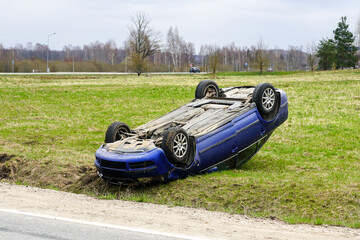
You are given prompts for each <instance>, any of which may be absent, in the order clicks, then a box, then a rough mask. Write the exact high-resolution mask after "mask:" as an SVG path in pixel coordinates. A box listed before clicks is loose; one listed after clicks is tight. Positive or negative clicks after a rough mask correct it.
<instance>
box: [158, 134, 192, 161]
mask: <svg viewBox="0 0 360 240" xmlns="http://www.w3.org/2000/svg"><path fill="white" fill-rule="evenodd" d="M161 148H162V149H163V150H164V152H165V155H166V157H167V158H168V160H169V161H170V162H171V163H172V164H174V166H176V167H186V166H187V165H188V160H189V152H190V149H191V144H190V138H189V136H188V134H187V133H186V131H185V130H184V129H182V128H180V127H172V128H169V129H167V130H165V132H164V133H163V140H162V143H161Z"/></svg>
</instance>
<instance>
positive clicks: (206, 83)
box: [195, 80, 220, 99]
mask: <svg viewBox="0 0 360 240" xmlns="http://www.w3.org/2000/svg"><path fill="white" fill-rule="evenodd" d="M208 93H209V94H211V93H212V97H219V95H220V89H219V86H218V85H217V84H216V82H214V81H212V80H203V81H201V82H200V83H199V84H198V85H197V87H196V90H195V98H196V99H201V98H204V97H205V96H206V95H207V94H208Z"/></svg>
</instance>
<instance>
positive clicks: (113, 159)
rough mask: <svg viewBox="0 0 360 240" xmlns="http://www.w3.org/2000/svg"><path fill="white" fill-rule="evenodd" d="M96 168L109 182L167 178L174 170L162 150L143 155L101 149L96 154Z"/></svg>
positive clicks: (156, 149) (157, 149)
mask: <svg viewBox="0 0 360 240" xmlns="http://www.w3.org/2000/svg"><path fill="white" fill-rule="evenodd" d="M95 166H96V168H97V171H98V174H99V176H100V177H101V178H103V179H105V180H109V181H122V180H136V179H138V178H148V177H156V176H164V177H165V178H167V176H168V174H169V172H170V171H171V170H172V169H174V166H173V165H172V164H171V163H170V162H169V161H168V160H167V158H166V156H165V153H164V151H163V150H162V149H160V148H155V149H153V150H151V151H149V152H142V153H114V152H107V151H105V150H104V149H103V148H102V147H100V148H99V149H98V150H97V151H96V153H95Z"/></svg>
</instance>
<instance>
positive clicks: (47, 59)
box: [46, 32, 56, 72]
mask: <svg viewBox="0 0 360 240" xmlns="http://www.w3.org/2000/svg"><path fill="white" fill-rule="evenodd" d="M55 34H56V33H55V32H54V33H51V34H49V35H48V37H47V51H46V72H50V69H49V38H50V36H52V35H55Z"/></svg>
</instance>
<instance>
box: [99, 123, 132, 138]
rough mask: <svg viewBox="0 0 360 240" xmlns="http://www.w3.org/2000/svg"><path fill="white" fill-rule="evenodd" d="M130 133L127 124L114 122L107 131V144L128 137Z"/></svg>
mask: <svg viewBox="0 0 360 240" xmlns="http://www.w3.org/2000/svg"><path fill="white" fill-rule="evenodd" d="M129 132H130V128H129V126H128V125H127V124H126V123H123V122H113V123H112V124H111V125H110V126H109V127H108V129H107V131H106V134H105V143H112V142H116V141H119V140H122V139H124V138H126V137H127V135H126V133H129Z"/></svg>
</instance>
